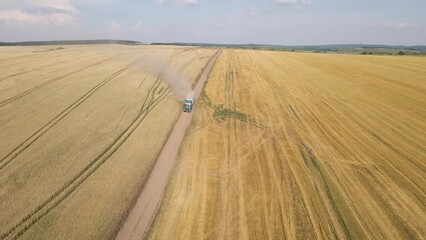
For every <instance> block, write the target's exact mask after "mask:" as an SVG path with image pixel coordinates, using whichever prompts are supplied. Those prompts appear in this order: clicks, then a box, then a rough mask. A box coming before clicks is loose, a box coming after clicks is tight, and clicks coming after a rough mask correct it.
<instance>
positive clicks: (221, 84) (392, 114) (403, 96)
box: [148, 50, 426, 240]
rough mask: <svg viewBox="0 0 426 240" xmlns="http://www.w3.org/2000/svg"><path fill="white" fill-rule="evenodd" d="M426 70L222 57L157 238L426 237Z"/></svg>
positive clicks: (239, 54)
mask: <svg viewBox="0 0 426 240" xmlns="http://www.w3.org/2000/svg"><path fill="white" fill-rule="evenodd" d="M424 66H426V58H423V57H394V56H355V55H343V54H342V55H337V54H310V53H283V52H273V51H251V50H225V51H223V53H222V55H221V56H220V57H219V59H218V61H217V62H216V65H215V66H214V68H213V70H212V73H211V75H210V77H209V79H208V82H207V85H206V87H205V90H204V92H203V93H202V97H201V98H200V101H199V105H198V106H197V107H196V109H195V112H194V114H195V115H194V119H193V123H192V125H191V126H190V127H189V130H188V131H187V133H186V137H185V139H184V142H183V144H182V147H181V151H180V154H179V158H178V160H177V165H176V167H175V169H174V170H173V173H172V177H171V179H170V182H169V185H168V187H167V190H166V193H165V196H164V199H163V202H162V205H161V208H160V211H159V214H158V215H157V218H156V220H155V222H154V224H153V226H152V228H151V230H150V232H149V235H148V238H149V239H185V240H186V239H424V238H426V227H425V226H426V195H425V191H426V180H425V179H426V166H425V164H426V111H425V107H426V68H425V67H424Z"/></svg>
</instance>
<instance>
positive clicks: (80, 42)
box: [0, 39, 143, 46]
mask: <svg viewBox="0 0 426 240" xmlns="http://www.w3.org/2000/svg"><path fill="white" fill-rule="evenodd" d="M83 44H123V45H140V44H143V43H141V42H138V41H128V40H110V39H100V40H58V41H28V42H0V46H44V45H83Z"/></svg>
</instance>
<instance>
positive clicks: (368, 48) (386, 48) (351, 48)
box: [152, 43, 426, 54]
mask: <svg viewBox="0 0 426 240" xmlns="http://www.w3.org/2000/svg"><path fill="white" fill-rule="evenodd" d="M152 44H153V45H181V46H205V47H228V48H252V49H268V50H287V51H296V50H297V51H324V52H358V53H363V52H364V53H375V54H377V53H383V54H386V53H395V52H397V53H399V51H406V52H407V53H414V52H419V53H423V54H424V53H425V52H426V46H424V45H418V46H400V45H380V44H331V45H303V46H283V45H269V44H214V43H152ZM391 50H392V51H391Z"/></svg>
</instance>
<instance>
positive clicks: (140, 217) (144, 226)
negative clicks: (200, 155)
mask: <svg viewBox="0 0 426 240" xmlns="http://www.w3.org/2000/svg"><path fill="white" fill-rule="evenodd" d="M219 54H220V52H219V51H218V52H217V53H216V54H215V55H214V57H213V58H212V59H211V60H210V62H209V63H208V64H207V66H206V67H205V69H204V71H203V73H202V74H201V75H200V77H199V79H198V81H197V85H196V86H195V89H194V90H195V94H196V99H198V97H199V95H200V93H201V90H202V88H203V86H204V83H205V82H206V80H207V76H208V74H209V72H210V70H211V69H212V67H213V65H214V63H215V62H216V59H217V57H218V56H219ZM191 120H192V113H191V114H189V113H182V114H181V115H180V116H179V118H178V120H177V121H176V124H175V126H174V127H173V130H172V132H171V134H170V136H169V139H168V140H167V142H166V144H165V145H164V147H163V149H162V151H161V153H160V155H159V157H158V159H157V162H156V165H155V166H154V169H153V170H152V172H151V175H150V176H149V179H148V181H147V183H146V184H145V186H144V189H143V190H142V193H141V195H140V196H139V198H138V200H137V202H136V204H135V206H134V208H133V210H132V211H131V212H130V214H129V217H128V218H127V220H126V222H125V223H124V225H123V227H122V228H121V230H120V232H119V233H118V235H117V237H116V239H117V240H128V239H143V238H144V237H145V234H146V233H147V232H148V230H149V227H150V225H151V223H152V221H153V220H154V217H155V214H156V213H157V210H158V207H159V205H160V203H161V199H162V195H163V191H164V189H165V187H166V184H167V181H168V179H169V175H170V171H171V170H172V168H173V165H174V163H175V159H176V156H177V153H178V151H179V147H180V145H181V143H182V140H183V137H184V135H185V131H186V128H187V127H188V126H189V124H190V123H191Z"/></svg>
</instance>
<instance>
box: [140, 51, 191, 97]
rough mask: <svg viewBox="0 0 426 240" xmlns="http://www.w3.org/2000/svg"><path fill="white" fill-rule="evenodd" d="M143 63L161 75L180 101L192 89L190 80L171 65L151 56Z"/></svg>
mask: <svg viewBox="0 0 426 240" xmlns="http://www.w3.org/2000/svg"><path fill="white" fill-rule="evenodd" d="M141 64H142V65H143V66H144V67H145V68H147V69H148V70H150V71H152V72H154V73H156V74H158V75H160V76H161V77H162V79H163V80H164V81H165V82H166V83H167V84H168V85H169V87H170V88H171V90H172V92H173V94H174V95H175V96H176V98H177V100H178V101H181V102H183V100H184V99H185V96H186V94H187V93H188V92H189V91H191V86H190V84H189V82H188V80H187V79H186V78H185V77H184V76H183V75H182V74H181V73H180V72H178V71H176V70H175V69H173V68H172V67H171V66H169V65H167V64H165V63H164V62H162V61H158V59H155V58H150V59H149V61H143V62H141Z"/></svg>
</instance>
